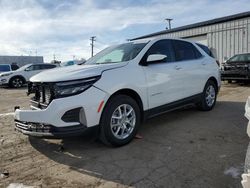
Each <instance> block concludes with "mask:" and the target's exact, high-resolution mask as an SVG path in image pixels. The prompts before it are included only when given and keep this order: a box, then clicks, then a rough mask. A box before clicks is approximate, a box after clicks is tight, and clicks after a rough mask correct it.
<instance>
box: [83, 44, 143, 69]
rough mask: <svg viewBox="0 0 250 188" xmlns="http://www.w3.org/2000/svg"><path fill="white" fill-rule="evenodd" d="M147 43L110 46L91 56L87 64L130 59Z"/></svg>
mask: <svg viewBox="0 0 250 188" xmlns="http://www.w3.org/2000/svg"><path fill="white" fill-rule="evenodd" d="M146 44H147V43H132V42H131V43H125V44H120V45H116V46H112V47H108V48H106V49H104V50H102V51H101V52H99V53H98V54H96V55H95V56H94V57H92V58H90V59H89V60H88V61H87V62H86V63H85V64H107V63H120V62H123V61H129V60H132V59H134V58H135V57H136V56H137V55H138V54H139V53H140V51H141V50H142V49H143V48H144V46H145V45H146Z"/></svg>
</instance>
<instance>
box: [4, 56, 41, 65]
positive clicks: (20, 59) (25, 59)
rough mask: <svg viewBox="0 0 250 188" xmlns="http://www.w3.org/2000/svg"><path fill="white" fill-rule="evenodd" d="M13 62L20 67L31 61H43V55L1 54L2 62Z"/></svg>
mask: <svg viewBox="0 0 250 188" xmlns="http://www.w3.org/2000/svg"><path fill="white" fill-rule="evenodd" d="M13 63H15V64H17V65H18V66H19V67H21V66H23V65H26V64H30V63H43V56H0V64H13Z"/></svg>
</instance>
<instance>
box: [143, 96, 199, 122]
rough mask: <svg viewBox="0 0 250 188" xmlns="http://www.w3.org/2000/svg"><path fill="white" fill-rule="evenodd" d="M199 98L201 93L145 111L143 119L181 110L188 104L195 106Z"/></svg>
mask: <svg viewBox="0 0 250 188" xmlns="http://www.w3.org/2000/svg"><path fill="white" fill-rule="evenodd" d="M201 97H202V93H200V94H197V95H193V96H191V97H187V98H184V99H181V100H178V101H175V102H171V103H168V104H164V105H162V106H158V107H155V108H152V109H149V110H146V111H145V112H144V119H145V120H146V119H149V118H152V117H155V116H157V115H160V114H163V113H166V112H169V111H173V110H176V109H179V108H182V107H184V106H187V105H190V104H195V103H197V102H199V101H200V100H201Z"/></svg>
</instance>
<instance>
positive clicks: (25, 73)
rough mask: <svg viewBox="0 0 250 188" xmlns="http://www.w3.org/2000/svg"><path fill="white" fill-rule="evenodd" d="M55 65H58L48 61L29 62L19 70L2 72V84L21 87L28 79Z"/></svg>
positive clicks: (0, 77)
mask: <svg viewBox="0 0 250 188" xmlns="http://www.w3.org/2000/svg"><path fill="white" fill-rule="evenodd" d="M55 67H56V65H53V64H48V63H42V64H27V65H24V66H22V67H21V68H19V69H17V70H14V71H8V72H4V73H0V85H8V86H10V87H14V88H20V87H22V86H23V85H24V84H25V83H26V82H27V81H29V79H30V78H31V77H32V76H34V75H36V74H38V73H40V72H42V71H44V70H46V69H52V68H55Z"/></svg>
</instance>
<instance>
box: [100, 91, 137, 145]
mask: <svg viewBox="0 0 250 188" xmlns="http://www.w3.org/2000/svg"><path fill="white" fill-rule="evenodd" d="M139 125H140V109H139V106H138V104H137V103H136V101H135V100H134V99H132V98H131V97H129V96H126V95H117V96H114V97H113V98H111V99H110V101H108V103H107V105H106V106H105V108H104V110H103V113H102V117H101V121H100V126H101V127H100V129H101V131H100V140H101V141H102V142H103V143H104V144H107V145H113V146H122V145H125V144H127V143H129V142H130V141H131V140H132V139H133V138H134V136H135V134H136V133H137V131H138V128H139Z"/></svg>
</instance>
